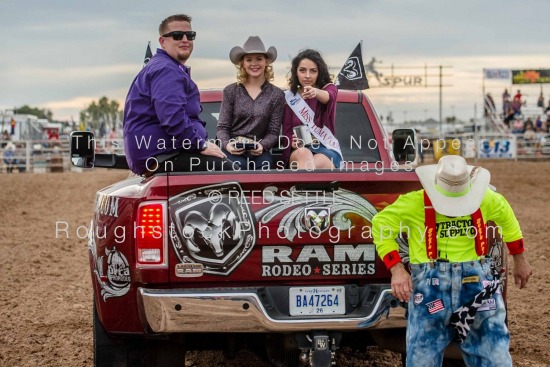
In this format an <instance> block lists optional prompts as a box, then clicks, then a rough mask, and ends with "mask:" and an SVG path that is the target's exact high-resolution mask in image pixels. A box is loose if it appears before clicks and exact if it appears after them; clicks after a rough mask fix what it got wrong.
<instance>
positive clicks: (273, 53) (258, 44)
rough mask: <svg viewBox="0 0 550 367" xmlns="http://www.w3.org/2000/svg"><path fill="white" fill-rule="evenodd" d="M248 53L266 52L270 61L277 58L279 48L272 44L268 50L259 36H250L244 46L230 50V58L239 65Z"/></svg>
mask: <svg viewBox="0 0 550 367" xmlns="http://www.w3.org/2000/svg"><path fill="white" fill-rule="evenodd" d="M247 54H264V55H265V56H266V57H267V58H268V59H269V61H268V62H269V63H272V62H274V61H275V60H276V59H277V49H276V48H275V47H273V46H271V47H270V48H268V49H267V51H266V50H265V46H264V43H263V42H262V40H261V39H260V37H258V36H250V37H248V39H247V40H246V42H245V43H244V45H243V47H241V46H235V47H233V48H232V49H231V51H229V59H230V60H231V62H232V63H233V64H235V65H238V64H239V62H241V59H242V58H243V56H244V55H247Z"/></svg>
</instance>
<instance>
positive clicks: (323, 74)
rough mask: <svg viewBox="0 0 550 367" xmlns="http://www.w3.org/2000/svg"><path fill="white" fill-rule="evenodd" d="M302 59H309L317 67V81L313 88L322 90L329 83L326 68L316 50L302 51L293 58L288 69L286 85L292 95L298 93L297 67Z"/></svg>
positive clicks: (329, 79)
mask: <svg viewBox="0 0 550 367" xmlns="http://www.w3.org/2000/svg"><path fill="white" fill-rule="evenodd" d="M303 59H309V60H311V61H313V62H314V63H315V65H317V70H319V75H318V76H317V81H316V82H315V85H314V87H316V88H323V87H324V86H325V85H327V84H328V83H331V82H332V80H331V78H330V74H329V72H328V66H327V63H326V62H325V60H323V57H322V56H321V54H320V53H319V51H316V50H311V49H307V50H302V51H300V53H298V55H296V57H295V58H293V59H292V65H291V67H290V78H289V80H288V85H289V86H290V91H291V92H292V93H294V94H296V92H297V91H298V85H299V84H300V81H299V80H298V65H300V62H302V60H303Z"/></svg>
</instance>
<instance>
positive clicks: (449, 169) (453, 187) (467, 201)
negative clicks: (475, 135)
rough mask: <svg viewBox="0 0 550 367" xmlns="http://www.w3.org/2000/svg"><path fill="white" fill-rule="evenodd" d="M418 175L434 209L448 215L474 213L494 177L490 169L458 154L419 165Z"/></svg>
mask: <svg viewBox="0 0 550 367" xmlns="http://www.w3.org/2000/svg"><path fill="white" fill-rule="evenodd" d="M416 174H417V175H418V178H419V179H420V182H421V183H422V186H423V187H424V190H425V191H426V194H427V195H428V197H429V198H430V200H431V202H432V205H433V207H434V209H435V211H436V212H438V213H439V214H443V215H446V216H448V217H461V216H464V215H470V214H472V213H474V212H475V211H476V210H477V209H478V208H479V206H480V205H481V201H482V200H483V197H484V196H485V192H486V191H487V188H488V187H489V181H490V180H491V174H490V173H489V171H487V170H486V169H485V168H482V167H474V166H469V165H467V164H466V160H465V159H464V158H462V157H460V156H458V155H446V156H443V157H441V158H440V159H439V162H438V163H437V164H431V165H427V166H420V167H417V168H416Z"/></svg>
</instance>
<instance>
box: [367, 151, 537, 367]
mask: <svg viewBox="0 0 550 367" xmlns="http://www.w3.org/2000/svg"><path fill="white" fill-rule="evenodd" d="M416 173H417V175H418V177H419V178H420V182H421V183H422V186H423V187H424V189H423V190H418V191H414V192H411V193H408V194H404V195H401V196H400V197H399V198H398V199H397V200H396V201H395V202H394V203H393V204H391V205H389V206H387V207H386V208H384V209H383V210H382V211H381V212H379V213H378V214H376V215H375V216H374V218H373V220H372V234H373V239H374V243H375V244H376V251H377V253H378V255H379V256H380V258H381V259H383V261H384V263H385V265H386V267H387V268H388V269H389V270H390V272H391V274H392V276H391V288H392V292H393V295H394V296H395V297H396V298H398V299H399V300H400V301H402V302H408V318H407V366H408V367H414V366H421V367H429V366H434V367H435V366H441V364H442V361H443V352H444V350H445V348H446V347H447V345H448V344H449V343H450V342H451V341H452V340H453V339H454V340H457V341H459V346H460V349H461V350H462V355H463V358H464V361H465V363H466V365H468V366H495V367H497V366H498V367H502V366H512V360H511V357H510V352H509V333H508V329H507V327H506V323H505V319H506V309H505V305H504V301H503V299H502V295H501V294H500V286H499V274H498V272H497V271H496V269H495V270H494V269H492V267H491V261H490V257H487V255H488V250H489V249H488V246H487V238H486V234H487V232H489V231H490V230H496V229H498V231H499V232H500V234H501V235H502V237H503V239H504V241H505V242H506V245H507V247H508V251H509V252H510V254H511V255H512V257H513V259H514V272H513V275H514V280H515V284H516V286H517V287H519V288H523V287H525V285H526V284H527V281H528V279H529V277H530V276H531V274H532V270H531V267H530V265H529V263H528V262H527V260H526V258H525V255H524V253H523V252H524V247H523V236H522V233H521V229H520V226H519V223H518V221H517V219H516V217H515V216H514V212H513V211H512V208H511V207H510V205H509V204H508V202H507V201H506V199H505V198H504V197H503V196H502V195H500V194H499V193H497V192H495V191H493V190H492V189H491V188H490V187H489V181H490V173H489V171H487V170H486V169H484V168H481V167H472V166H469V165H467V164H466V160H465V159H464V158H462V157H460V156H444V157H442V158H441V159H440V160H439V162H438V164H437V165H427V166H421V167H418V168H417V169H416ZM489 221H493V222H494V223H496V225H497V227H496V228H492V227H486V225H485V224H486V223H487V222H489ZM402 231H407V233H408V242H409V254H408V256H409V268H410V272H411V275H409V273H408V272H407V271H406V270H405V267H404V266H403V263H402V259H401V256H400V254H399V251H398V244H397V243H396V238H397V236H400V235H401V232H402Z"/></svg>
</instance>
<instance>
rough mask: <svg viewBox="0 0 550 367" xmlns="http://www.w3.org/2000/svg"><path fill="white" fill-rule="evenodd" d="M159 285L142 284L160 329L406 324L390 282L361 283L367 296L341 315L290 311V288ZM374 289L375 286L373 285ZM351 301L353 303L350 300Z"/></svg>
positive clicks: (147, 310) (149, 316)
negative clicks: (160, 287) (287, 309)
mask: <svg viewBox="0 0 550 367" xmlns="http://www.w3.org/2000/svg"><path fill="white" fill-rule="evenodd" d="M278 288H279V289H270V288H257V289H256V288H246V289H217V290H188V289H176V290H158V289H146V288H139V292H138V298H139V300H138V301H139V303H140V306H141V307H140V309H141V312H142V318H143V319H144V320H145V321H146V322H147V325H148V326H149V328H150V329H151V330H152V331H153V332H156V333H183V332H188V333H193V332H208V333H213V332H242V333H245V332H298V331H309V330H362V329H367V328H375V329H383V328H401V327H403V328H404V327H405V326H406V318H405V309H404V308H403V307H400V306H399V303H398V301H397V300H396V299H395V298H394V297H393V296H392V295H391V291H390V290H389V289H387V286H378V287H374V288H373V287H372V286H370V287H367V289H368V290H369V291H368V292H366V291H365V288H357V289H359V290H361V291H362V292H360V294H361V295H363V297H359V299H358V302H355V303H354V304H351V305H350V304H349V301H348V305H347V306H346V315H342V316H305V317H304V316H300V317H296V316H288V312H286V313H285V309H284V304H285V302H286V305H288V296H287V297H286V299H285V297H284V296H281V295H284V294H285V289H286V294H287V295H288V288H286V287H278ZM373 289H374V290H373ZM352 303H353V302H352Z"/></svg>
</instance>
